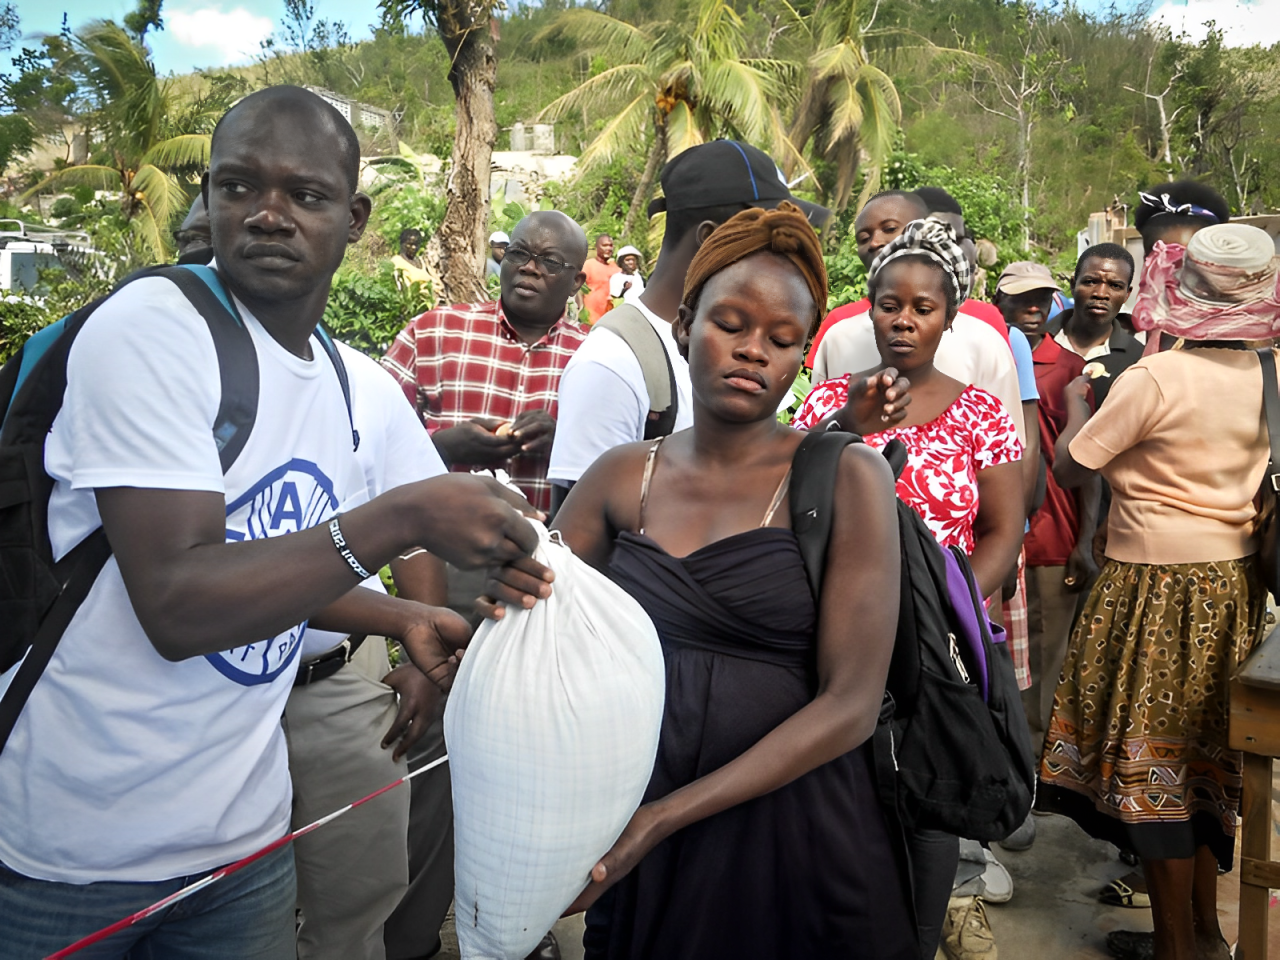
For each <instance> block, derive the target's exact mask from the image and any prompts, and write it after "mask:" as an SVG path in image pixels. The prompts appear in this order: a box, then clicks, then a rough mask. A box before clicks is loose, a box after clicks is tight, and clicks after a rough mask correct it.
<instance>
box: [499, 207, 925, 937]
mask: <svg viewBox="0 0 1280 960" xmlns="http://www.w3.org/2000/svg"><path fill="white" fill-rule="evenodd" d="M826 300H827V287H826V270H825V267H824V265H823V261H822V252H821V248H820V246H819V242H818V239H817V236H816V235H815V234H814V232H813V230H812V228H811V227H810V226H809V224H808V222H807V221H806V220H805V218H804V215H803V214H802V213H800V212H799V210H798V209H796V208H795V207H794V206H792V205H791V204H789V203H783V204H780V205H779V207H778V209H777V210H771V211H765V210H759V209H752V210H746V211H744V212H742V213H740V214H738V215H737V216H736V217H734V218H733V219H732V220H730V221H729V222H728V223H726V224H724V225H723V226H721V227H719V228H717V229H716V230H715V232H714V233H712V234H711V236H710V237H709V238H708V239H707V241H706V242H705V243H704V244H703V245H702V247H701V248H700V249H699V251H698V253H697V255H696V257H695V258H694V260H693V263H692V265H691V266H690V268H689V272H688V276H687V278H686V281H685V293H684V301H683V305H682V306H681V307H680V313H679V318H678V320H677V321H676V323H675V324H674V326H673V329H674V333H675V336H676V339H677V341H678V343H679V345H680V349H681V352H682V353H683V354H685V355H686V356H687V358H688V360H689V365H690V373H691V376H692V380H693V395H694V425H693V427H692V429H690V430H686V431H683V432H681V433H677V434H675V435H673V436H671V437H669V438H667V439H666V441H665V442H663V441H659V442H657V443H641V444H629V445H626V446H623V447H618V448H616V449H614V450H612V451H610V452H609V453H608V454H606V455H605V456H603V457H601V458H600V460H599V461H597V462H596V464H595V465H594V466H592V468H591V469H590V470H589V471H588V472H587V474H586V475H585V476H584V477H583V478H582V480H581V481H580V482H579V483H578V484H577V485H576V486H575V487H574V489H573V491H572V493H571V494H570V495H569V497H568V499H567V500H566V501H565V504H564V506H563V507H562V508H561V510H560V513H559V515H558V516H557V519H556V526H557V527H558V528H559V530H560V531H561V534H562V536H563V537H564V540H565V542H566V543H567V544H568V545H569V546H570V547H571V548H572V549H573V550H574V552H575V553H577V554H578V556H580V557H581V558H583V559H585V560H586V561H588V562H589V563H591V564H592V565H594V566H596V567H597V568H599V569H601V570H605V571H607V572H608V574H609V576H610V577H611V578H612V579H613V580H614V581H615V582H616V583H618V584H619V585H620V586H622V587H623V588H624V589H625V590H627V592H628V593H630V594H631V595H632V596H633V597H635V598H636V599H637V600H638V601H639V602H640V604H641V606H643V607H644V609H645V610H646V612H647V613H648V614H649V616H650V617H651V618H652V620H653V622H654V624H655V625H656V627H657V629H658V634H659V636H660V637H661V640H662V644H663V651H664V655H665V658H666V671H667V705H666V711H665V715H664V718H663V725H662V733H661V739H660V742H659V747H658V757H657V761H656V764H655V767H654V771H653V776H652V778H651V780H650V783H649V788H648V791H647V792H646V795H645V803H644V805H643V806H641V807H640V809H639V810H638V811H637V812H636V814H635V816H634V817H633V818H632V820H631V823H630V824H629V825H628V826H627V828H626V830H625V831H624V832H623V834H622V836H621V837H620V838H619V840H618V842H617V843H616V844H615V845H614V847H613V849H612V850H610V851H609V852H608V853H607V854H606V855H605V856H604V857H603V858H602V859H601V861H600V863H598V864H597V865H596V867H595V868H594V870H593V871H592V879H591V882H590V884H589V885H588V887H587V888H586V889H585V890H584V891H583V894H582V896H580V897H579V898H578V900H577V901H576V903H575V904H574V905H573V906H572V907H570V910H569V912H574V911H576V910H582V909H585V908H587V907H588V906H590V905H591V904H593V903H595V902H596V900H597V899H598V898H599V897H600V896H601V894H602V893H604V892H605V891H606V890H609V896H608V897H606V898H605V901H604V902H602V903H601V904H600V905H598V906H597V908H596V909H595V910H593V911H592V913H591V914H590V915H589V917H588V933H587V937H586V946H587V956H588V957H590V958H606V957H607V958H609V960H680V958H690V960H692V958H706V957H734V958H736V960H752V958H759V960H789V958H794V960H826V958H831V960H835V958H840V960H849V958H857V957H866V958H875V960H908V958H909V960H915V958H916V957H918V955H919V950H918V946H917V944H916V940H915V926H914V923H913V921H912V918H911V910H910V907H909V892H908V886H907V883H906V876H905V868H904V867H903V866H902V864H901V862H900V859H899V856H898V854H897V852H896V851H897V847H896V844H895V842H894V840H893V837H894V835H895V833H894V832H895V830H896V825H894V824H891V823H889V822H887V821H886V819H885V816H884V814H883V812H882V811H881V808H880V805H879V803H878V801H877V799H876V791H875V786H874V782H873V778H872V769H871V765H870V757H869V745H868V744H867V740H868V737H869V736H870V734H871V733H872V731H873V730H874V728H875V724H876V718H877V715H878V712H879V709H880V703H881V699H882V695H883V692H884V684H885V676H886V674H887V671H888V667H889V659H890V654H891V651H892V647H893V641H894V631H895V627H896V624H897V616H898V585H899V568H898V553H899V547H898V531H897V520H896V511H895V505H894V482H893V476H892V474H891V473H890V471H889V468H888V465H887V464H886V463H885V461H884V460H883V458H882V457H881V456H880V455H879V454H878V453H876V452H874V451H872V450H870V449H868V448H866V447H862V446H858V445H854V446H851V447H848V448H847V449H846V450H845V452H844V454H843V460H842V462H841V469H840V476H839V478H838V481H837V497H836V511H835V518H834V527H833V532H832V540H831V546H830V550H829V552H828V555H827V557H828V559H827V570H826V580H827V582H828V583H838V584H839V585H840V588H839V589H830V590H825V591H824V592H823V596H822V599H821V604H820V606H821V608H820V609H815V603H814V601H813V598H812V595H811V593H810V590H809V587H808V583H807V580H806V575H805V570H804V565H803V561H802V559H801V556H800V552H799V549H798V546H797V542H796V538H795V536H794V534H793V533H792V532H791V530H790V516H789V512H788V509H787V493H788V482H789V478H790V473H791V462H792V457H793V455H794V453H795V450H796V447H797V446H798V445H799V442H800V440H801V437H802V434H800V433H797V432H795V431H793V430H791V429H790V428H789V427H785V426H782V425H780V424H779V423H778V422H777V420H776V419H775V417H774V413H775V411H776V410H777V408H778V405H779V402H780V400H781V399H782V397H783V396H784V394H785V393H786V392H787V391H788V390H789V389H790V386H791V382H792V380H793V379H794V378H795V376H796V374H797V372H798V371H799V369H800V365H801V361H802V359H803V350H804V345H805V341H806V339H807V336H808V334H809V332H810V330H811V329H812V327H813V324H814V323H815V322H816V321H817V319H818V317H819V316H820V311H821V309H822V308H824V307H825V306H826ZM895 376H896V374H894V373H893V372H887V373H885V374H881V375H880V377H881V379H880V380H878V381H866V382H864V385H863V387H864V389H863V392H864V396H865V402H864V404H863V409H865V411H866V417H865V419H866V420H868V421H870V420H873V419H874V420H875V421H877V422H879V421H880V419H881V417H888V418H889V419H890V420H893V419H896V414H898V413H899V411H900V410H901V408H902V407H903V406H904V405H905V402H906V397H905V395H904V394H905V389H904V388H905V384H903V383H901V382H895V380H894V377H895ZM868 425H869V424H868ZM549 577H550V575H549V572H548V571H546V570H544V569H543V568H540V567H539V566H538V565H537V564H535V563H533V562H532V561H528V562H523V563H520V564H518V565H516V566H513V567H507V568H504V569H503V570H502V571H501V572H500V573H499V575H498V577H497V579H496V580H491V581H490V583H489V585H488V586H489V591H490V595H491V597H494V598H497V601H500V602H505V603H512V604H524V605H527V604H529V603H531V602H532V600H533V597H535V596H546V595H547V594H548V590H549V589H551V590H553V589H554V584H551V585H548V583H547V582H546V581H547V580H548V579H549ZM482 603H483V601H482ZM484 606H486V607H488V608H489V611H490V613H491V615H496V616H500V615H501V610H500V607H499V608H497V609H495V608H494V605H492V604H488V603H484ZM615 885H616V886H615ZM610 888H613V889H610Z"/></svg>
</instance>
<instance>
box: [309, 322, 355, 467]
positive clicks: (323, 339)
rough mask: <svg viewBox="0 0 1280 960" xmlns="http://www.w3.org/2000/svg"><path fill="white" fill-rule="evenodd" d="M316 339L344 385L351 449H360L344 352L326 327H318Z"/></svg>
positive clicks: (343, 391)
mask: <svg viewBox="0 0 1280 960" xmlns="http://www.w3.org/2000/svg"><path fill="white" fill-rule="evenodd" d="M316 339H317V340H319V341H320V347H321V348H322V349H323V350H324V352H325V356H327V357H328V358H329V362H330V363H332V364H333V370H334V372H335V373H336V374H337V375H338V383H339V384H341V386H342V399H344V400H345V401H346V402H347V420H348V421H349V422H350V423H351V449H352V450H359V449H360V431H359V430H357V429H356V418H355V414H354V413H353V412H352V409H351V379H350V378H349V377H348V376H347V365H346V364H345V363H343V362H342V354H340V353H339V352H338V345H337V344H336V343H334V341H333V337H331V336H329V331H328V330H326V329H325V328H324V327H316Z"/></svg>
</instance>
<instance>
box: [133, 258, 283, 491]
mask: <svg viewBox="0 0 1280 960" xmlns="http://www.w3.org/2000/svg"><path fill="white" fill-rule="evenodd" d="M152 275H153V276H161V277H164V278H165V279H167V280H169V281H171V282H172V283H173V284H174V285H175V286H177V288H178V289H179V290H181V291H182V293H183V296H185V297H186V298H187V299H188V300H189V301H190V302H191V305H192V306H193V307H195V308H196V310H197V311H198V312H199V314H200V316H201V317H203V318H204V322H205V323H206V324H207V325H208V327H209V335H210V336H211V337H213V349H214V351H215V352H216V353H217V355H218V378H219V380H220V381H221V387H222V398H221V400H220V401H219V403H218V413H217V416H216V417H215V418H214V421H213V439H214V442H215V443H216V444H217V447H218V459H219V461H221V463H222V472H223V473H226V472H227V471H228V470H230V469H231V465H232V464H233V463H235V461H236V458H237V457H238V456H240V452H241V451H242V450H243V449H244V445H245V443H247V442H248V440H249V433H250V432H251V431H252V430H253V423H254V421H255V420H256V419H257V416H258V351H257V350H256V349H255V348H254V346H253V335H252V334H251V333H250V332H249V328H248V327H247V326H245V322H244V318H243V317H242V316H240V311H239V310H238V309H236V305H235V301H233V300H232V299H231V297H230V295H229V294H228V293H227V291H226V288H225V287H223V285H222V281H221V280H220V279H219V278H218V275H217V273H216V272H214V271H213V270H211V269H210V268H209V267H206V266H200V265H195V264H192V265H184V266H169V267H162V268H159V269H157V270H156V271H155V272H154V273H153V274H152Z"/></svg>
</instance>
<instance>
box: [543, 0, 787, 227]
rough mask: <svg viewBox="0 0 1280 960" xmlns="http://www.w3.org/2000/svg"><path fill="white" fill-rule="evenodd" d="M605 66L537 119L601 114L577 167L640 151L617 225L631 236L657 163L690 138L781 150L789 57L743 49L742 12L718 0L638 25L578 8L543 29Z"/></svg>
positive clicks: (691, 142)
mask: <svg viewBox="0 0 1280 960" xmlns="http://www.w3.org/2000/svg"><path fill="white" fill-rule="evenodd" d="M545 36H546V38H547V39H552V38H555V37H565V38H568V39H571V40H573V41H574V42H575V43H577V44H578V45H579V46H580V49H581V50H582V52H584V53H586V54H587V55H589V56H591V57H593V58H596V57H598V58H600V60H601V62H602V63H603V64H611V66H606V67H605V68H604V69H602V70H600V71H599V72H597V73H595V75H594V76H591V77H589V78H588V79H587V80H586V81H584V82H583V83H581V84H580V85H578V86H577V87H576V88H574V89H573V90H571V91H569V92H568V93H566V94H564V95H563V96H561V97H558V98H556V99H555V100H553V101H552V102H551V103H550V104H548V105H547V107H546V108H545V109H544V110H543V111H542V113H541V115H540V116H541V117H542V118H546V119H551V120H554V119H558V118H560V117H563V116H566V115H567V114H570V113H573V112H577V111H590V112H591V113H593V114H595V115H597V116H608V117H609V118H610V119H609V120H608V121H607V122H606V123H605V125H604V128H603V129H602V130H601V131H600V132H599V133H598V134H597V135H596V136H595V138H594V139H593V140H592V141H591V143H590V144H589V145H588V146H587V148H586V149H585V150H584V151H583V152H582V155H581V157H580V158H579V164H580V166H581V168H582V169H583V170H584V171H589V170H591V168H592V167H594V166H595V165H597V164H607V163H609V162H610V161H611V160H613V159H615V158H616V157H620V156H626V155H628V154H633V153H636V152H637V151H639V150H642V149H643V150H644V151H645V154H646V156H647V159H646V162H645V166H644V171H643V172H642V174H641V176H640V181H639V183H638V184H637V186H636V191H635V194H634V196H633V198H632V201H631V206H630V208H629V210H628V212H627V217H626V221H625V222H624V224H623V234H624V235H628V236H629V235H630V234H631V232H632V230H633V229H634V228H635V225H636V223H637V221H638V220H639V216H640V211H641V210H643V209H644V206H645V204H646V203H647V202H648V200H649V196H650V194H651V193H652V191H653V184H654V180H655V178H656V176H657V173H658V170H659V168H660V167H661V165H662V164H663V163H664V162H666V160H668V159H669V158H670V157H672V156H674V155H676V154H678V153H680V152H681V151H682V150H685V149H687V148H689V147H691V146H693V145H695V144H698V143H702V142H703V141H705V140H708V139H711V138H713V137H717V136H730V137H735V138H738V139H742V140H746V141H749V142H751V143H754V144H757V145H759V146H762V147H764V148H767V149H770V150H772V151H773V152H774V154H775V156H776V155H780V154H782V153H785V152H786V151H788V150H789V149H790V146H789V145H790V141H789V140H788V139H787V137H786V132H785V131H784V129H783V126H782V122H781V120H780V118H779V114H778V110H777V106H778V104H779V103H780V102H781V101H783V100H784V99H785V97H786V91H787V89H788V88H787V83H786V81H787V80H788V79H791V78H793V77H794V75H795V68H794V65H793V64H791V63H789V62H788V61H785V60H780V59H774V58H768V57H752V56H749V55H748V54H749V50H748V40H749V37H748V34H747V31H746V30H745V29H744V23H743V19H742V17H741V15H740V14H738V13H737V11H736V10H734V8H733V7H732V6H731V5H730V4H728V3H725V2H724V0H694V2H693V3H692V10H690V11H689V13H688V14H687V15H684V16H675V17H672V18H671V19H665V20H655V21H652V22H649V23H644V24H640V25H636V24H632V23H627V22H626V21H624V20H621V19H618V18H617V17H612V16H609V15H608V14H605V13H600V12H598V11H596V10H591V9H587V8H582V7H579V8H573V9H569V10H566V11H565V12H564V13H563V14H562V15H561V16H560V18H559V19H558V20H557V22H556V23H555V25H554V26H552V27H551V28H549V29H548V31H547V32H546V34H545Z"/></svg>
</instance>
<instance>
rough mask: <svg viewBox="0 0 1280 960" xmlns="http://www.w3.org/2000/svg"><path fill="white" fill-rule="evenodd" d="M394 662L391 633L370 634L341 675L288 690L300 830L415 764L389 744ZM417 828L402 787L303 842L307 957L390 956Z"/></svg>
mask: <svg viewBox="0 0 1280 960" xmlns="http://www.w3.org/2000/svg"><path fill="white" fill-rule="evenodd" d="M390 669H391V666H390V663H389V661H388V659H387V646H386V641H385V640H384V639H383V638H382V637H369V638H368V639H367V640H365V642H364V643H363V644H361V646H360V649H359V650H357V651H356V653H355V656H354V657H352V659H351V662H350V663H348V664H347V665H346V666H345V667H343V668H342V669H341V670H339V671H338V672H337V673H336V674H334V675H333V676H332V677H328V678H326V679H324V680H320V681H318V682H316V683H312V684H309V685H308V686H305V687H295V688H294V690H293V692H292V693H291V694H290V695H289V700H288V703H287V704H286V705H285V711H284V729H285V735H286V737H287V738H288V742H289V773H290V775H291V776H292V778H293V828H294V829H295V830H296V829H297V828H299V827H302V826H305V825H306V824H308V823H311V822H312V821H313V820H316V819H318V818H320V817H322V816H324V815H325V814H327V813H331V812H333V811H334V810H336V809H338V808H339V807H342V806H344V805H345V804H348V803H351V802H352V801H354V800H359V799H360V798H361V797H364V796H367V795H368V794H370V793H372V792H373V791H375V790H377V789H378V788H380V787H384V786H386V785H387V784H388V783H390V782H391V781H393V780H396V779H398V778H400V777H403V776H404V775H405V773H406V772H407V766H406V764H405V761H404V760H401V761H399V762H398V763H397V762H395V761H393V760H392V759H391V754H392V750H391V749H390V748H389V749H386V750H384V749H382V745H381V744H382V738H383V737H384V736H385V735H386V732H387V730H388V729H389V728H390V727H391V723H392V721H393V720H394V719H395V716H396V710H397V698H396V694H395V691H394V690H392V689H391V688H390V687H388V686H387V685H386V684H384V683H382V678H383V677H384V676H386V675H387V672H388V671H389V670H390ZM408 828H409V791H408V789H407V788H405V787H397V788H396V789H395V790H389V791H387V792H386V793H384V794H383V795H382V796H380V797H378V798H377V799H376V800H373V801H371V802H369V803H367V804H365V805H364V806H362V807H358V808H357V809H355V810H352V811H350V812H349V813H346V814H344V815H343V816H341V817H339V818H338V819H337V820H334V821H333V822H332V823H328V824H326V825H325V826H323V827H321V828H320V829H319V830H316V831H315V832H314V833H310V834H308V835H307V836H305V837H301V838H299V839H298V840H296V841H295V842H294V858H295V861H296V863H297V869H298V907H299V909H300V910H301V911H302V925H301V926H300V927H299V929H298V957H299V958H305V960H311V958H323V960H384V958H385V957H386V951H385V949H384V948H383V942H382V927H383V923H384V922H385V921H386V919H387V917H388V916H390V915H391V911H392V910H394V909H395V907H396V904H397V903H399V902H400V898H401V896H402V895H403V894H404V891H405V888H406V885H407V884H408V882H409V861H408V846H407V837H408Z"/></svg>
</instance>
